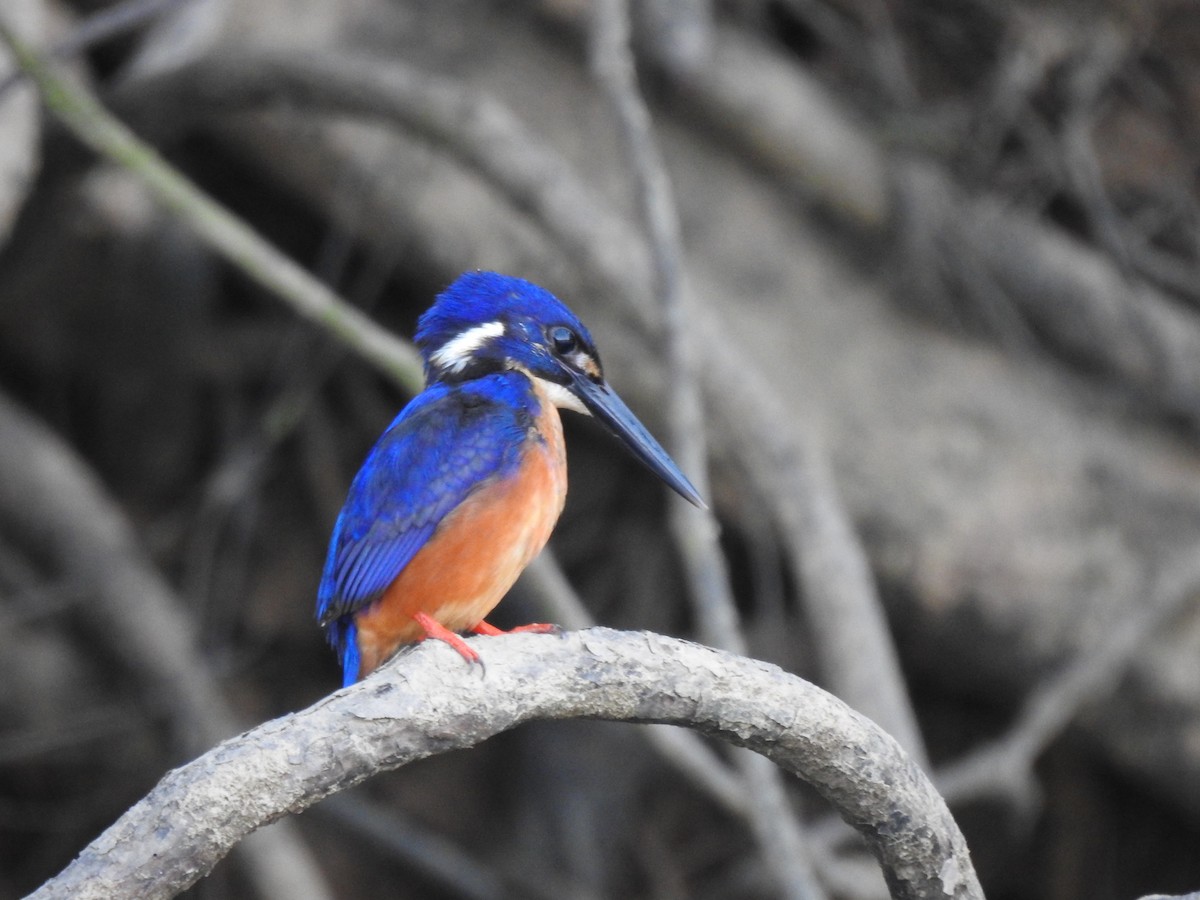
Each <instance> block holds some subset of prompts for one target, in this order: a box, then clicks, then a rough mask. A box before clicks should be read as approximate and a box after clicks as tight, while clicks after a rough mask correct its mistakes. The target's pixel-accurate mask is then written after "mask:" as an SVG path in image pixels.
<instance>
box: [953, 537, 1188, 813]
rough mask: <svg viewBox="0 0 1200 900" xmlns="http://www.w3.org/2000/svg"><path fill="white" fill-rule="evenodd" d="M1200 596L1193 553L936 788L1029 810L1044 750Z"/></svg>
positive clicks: (1168, 569)
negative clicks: (993, 798)
mask: <svg viewBox="0 0 1200 900" xmlns="http://www.w3.org/2000/svg"><path fill="white" fill-rule="evenodd" d="M1198 595H1200V562H1198V561H1197V560H1196V559H1195V557H1194V555H1188V556H1187V557H1185V558H1183V559H1182V560H1180V561H1178V562H1176V563H1175V564H1174V565H1167V566H1165V567H1164V568H1163V569H1162V571H1161V572H1160V573H1159V575H1158V576H1157V577H1156V578H1155V579H1154V585H1153V588H1152V589H1151V595H1150V597H1149V598H1147V601H1146V602H1145V604H1144V605H1138V604H1135V605H1133V608H1132V611H1131V612H1130V613H1129V614H1128V615H1126V616H1125V618H1124V620H1123V621H1121V622H1119V623H1117V624H1116V625H1115V626H1114V627H1113V628H1111V629H1109V630H1106V631H1105V632H1104V639H1103V640H1102V641H1101V642H1100V643H1099V644H1098V645H1097V646H1095V647H1093V648H1089V649H1086V650H1083V651H1081V653H1080V654H1079V658H1078V659H1077V660H1073V661H1072V662H1071V663H1070V664H1069V665H1068V666H1067V667H1066V668H1065V669H1063V671H1062V672H1060V673H1059V674H1058V675H1056V676H1055V677H1054V678H1052V679H1050V680H1049V681H1047V682H1046V683H1045V684H1044V685H1042V686H1041V687H1040V688H1038V690H1036V691H1035V692H1034V693H1033V694H1032V695H1031V696H1030V697H1029V698H1028V700H1026V702H1025V704H1024V706H1023V708H1022V711H1021V714H1020V715H1019V716H1018V717H1017V721H1016V723H1015V724H1014V725H1013V726H1012V727H1011V728H1010V729H1009V730H1008V731H1007V732H1006V733H1005V734H1004V736H1003V737H1001V738H1000V739H998V740H996V741H994V742H993V743H990V744H987V745H985V746H982V747H979V748H976V749H975V750H973V751H971V752H970V753H969V754H968V755H967V756H965V757H964V758H962V759H959V760H956V761H955V762H953V763H950V764H948V765H946V766H943V767H940V768H939V769H938V771H937V784H938V786H939V787H940V788H941V790H942V793H943V794H944V796H945V797H946V798H947V799H948V800H950V801H952V802H963V801H966V800H971V799H975V798H978V797H981V796H988V795H992V796H997V795H998V796H1004V797H1007V798H1008V799H1010V800H1011V801H1012V802H1013V804H1014V806H1016V807H1017V808H1018V809H1019V810H1023V811H1025V812H1029V811H1030V804H1031V802H1032V800H1031V798H1033V797H1034V796H1035V795H1036V788H1035V786H1034V785H1035V776H1034V772H1033V765H1034V763H1035V762H1036V761H1037V758H1038V757H1039V756H1040V755H1041V754H1042V752H1043V751H1044V750H1045V749H1046V747H1047V746H1049V744H1050V743H1051V741H1053V740H1054V739H1055V738H1057V737H1058V736H1059V735H1061V734H1062V732H1063V731H1064V730H1065V729H1066V728H1067V726H1068V725H1070V724H1071V722H1072V721H1074V720H1075V719H1076V718H1077V717H1078V715H1079V713H1080V711H1081V710H1082V709H1083V708H1084V707H1085V706H1087V705H1088V704H1090V703H1095V702H1096V701H1098V700H1100V699H1102V698H1103V697H1104V696H1106V695H1107V694H1109V693H1110V692H1111V691H1112V690H1113V689H1114V688H1115V687H1116V686H1117V684H1118V682H1119V680H1120V678H1121V676H1122V675H1123V674H1124V673H1125V672H1126V671H1127V670H1128V669H1129V667H1130V666H1131V665H1132V664H1133V663H1134V662H1135V661H1136V660H1137V659H1138V658H1139V656H1140V655H1141V653H1142V651H1143V650H1144V649H1145V647H1146V644H1147V643H1148V642H1149V641H1150V640H1151V639H1152V638H1153V637H1154V635H1155V633H1156V632H1158V631H1159V629H1161V628H1162V627H1163V626H1164V625H1165V624H1166V623H1167V622H1168V621H1169V620H1170V619H1171V618H1173V617H1174V616H1175V615H1176V614H1178V613H1179V611H1180V610H1181V609H1183V608H1184V607H1185V606H1187V605H1188V604H1192V603H1195V602H1196V599H1197V596H1198Z"/></svg>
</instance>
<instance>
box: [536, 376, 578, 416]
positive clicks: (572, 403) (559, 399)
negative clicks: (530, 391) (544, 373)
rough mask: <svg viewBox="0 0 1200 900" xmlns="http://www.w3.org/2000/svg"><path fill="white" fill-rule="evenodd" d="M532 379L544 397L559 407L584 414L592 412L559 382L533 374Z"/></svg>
mask: <svg viewBox="0 0 1200 900" xmlns="http://www.w3.org/2000/svg"><path fill="white" fill-rule="evenodd" d="M533 380H534V381H535V382H537V386H538V387H539V388H540V389H541V391H542V393H543V394H545V396H546V399H547V400H549V401H550V402H551V403H553V404H554V405H555V406H557V407H558V408H559V409H569V410H572V411H574V412H577V413H583V414H584V415H585V416H590V415H591V414H592V411H591V410H590V409H588V408H587V407H586V406H584V405H583V402H582V401H581V400H580V399H579V398H578V397H576V396H575V395H574V394H572V393H571V392H570V391H569V390H567V389H566V388H565V387H563V386H562V385H561V384H555V383H554V382H553V381H547V380H546V379H545V378H538V377H536V376H534V379H533Z"/></svg>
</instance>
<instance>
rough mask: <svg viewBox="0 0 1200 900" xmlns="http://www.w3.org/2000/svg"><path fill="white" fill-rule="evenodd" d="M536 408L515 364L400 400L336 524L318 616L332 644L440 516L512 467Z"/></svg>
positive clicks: (421, 543) (432, 529)
mask: <svg viewBox="0 0 1200 900" xmlns="http://www.w3.org/2000/svg"><path fill="white" fill-rule="evenodd" d="M536 414H537V407H536V399H535V398H534V396H533V393H532V391H531V389H530V385H529V381H528V379H526V378H525V377H524V376H523V375H519V374H517V373H504V374H497V375H490V376H487V377H485V378H481V379H476V380H474V381H472V382H470V383H468V384H462V385H446V384H437V385H434V386H433V387H431V388H429V389H428V390H426V391H424V392H423V393H421V394H420V395H418V396H417V397H416V398H415V399H414V400H413V401H412V402H411V403H409V404H408V406H406V407H405V408H404V410H403V411H402V412H401V413H400V415H399V416H397V417H396V419H395V421H393V422H392V424H391V425H390V426H389V427H388V429H387V431H385V432H384V433H383V436H382V437H380V439H379V441H378V442H377V443H376V444H375V446H374V447H373V448H372V449H371V452H370V453H369V454H368V455H367V459H366V461H365V462H364V463H363V465H362V468H361V469H360V470H359V472H358V475H356V476H355V478H354V482H353V483H352V484H351V486H350V493H349V496H348V497H347V498H346V503H345V506H343V507H342V512H341V514H340V515H339V516H338V520H337V524H336V525H335V526H334V530H333V538H332V539H331V541H330V544H329V555H328V556H327V557H326V560H325V570H324V573H323V574H322V576H321V586H320V589H319V590H318V592H317V618H318V620H319V621H320V622H321V624H322V625H324V626H326V628H327V629H328V632H329V637H330V640H331V641H332V642H333V643H334V644H335V646H338V645H342V644H343V643H344V641H345V637H346V634H347V628H348V627H349V625H350V621H349V618H348V617H350V616H352V615H353V614H354V613H355V612H357V611H358V610H360V609H362V608H363V607H364V606H367V605H369V604H370V603H372V602H373V601H374V600H377V599H378V598H379V596H380V595H381V594H382V593H383V592H384V590H386V589H387V587H388V585H390V584H391V583H392V581H394V580H395V578H396V576H397V575H399V574H400V572H401V571H402V570H403V569H404V567H405V566H406V565H408V563H409V562H410V561H411V560H412V558H413V557H414V556H416V554H417V552H418V551H419V550H420V549H421V548H422V547H423V546H424V545H425V543H426V542H427V541H428V540H429V539H430V537H431V536H432V535H433V533H434V532H435V531H436V530H437V527H438V524H439V523H440V522H441V521H442V519H443V518H444V517H445V516H446V515H447V514H448V513H449V512H450V511H451V510H453V509H454V508H455V507H457V506H458V505H459V504H460V503H462V502H463V501H464V500H465V499H466V498H467V497H468V496H470V494H471V493H472V492H473V491H475V490H477V489H478V488H479V487H481V486H482V485H485V484H488V483H490V482H492V481H494V480H495V479H496V478H503V477H505V476H506V475H509V474H511V473H512V472H514V471H515V470H516V468H517V466H518V465H519V464H520V456H521V448H522V445H523V444H524V442H525V440H526V436H527V435H528V433H529V429H530V427H531V426H532V425H533V422H534V417H535V416H536Z"/></svg>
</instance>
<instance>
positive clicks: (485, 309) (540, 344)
mask: <svg viewBox="0 0 1200 900" xmlns="http://www.w3.org/2000/svg"><path fill="white" fill-rule="evenodd" d="M416 343H417V347H418V349H419V350H420V352H421V357H422V359H423V360H424V364H425V382H426V386H425V390H424V391H422V392H421V393H420V394H418V395H417V396H416V397H415V398H414V399H413V400H412V402H410V403H409V404H408V405H407V406H406V407H405V408H404V409H403V410H402V411H401V413H400V414H399V415H398V416H397V417H396V418H395V420H394V421H393V422H392V424H391V425H389V426H388V428H387V430H386V431H385V432H384V433H383V435H382V437H380V438H379V440H378V442H377V443H376V444H375V446H374V447H373V448H372V449H371V451H370V453H369V454H368V455H367V459H366V461H365V462H364V463H363V465H362V468H361V469H359V472H358V474H357V475H356V476H355V478H354V481H353V483H352V484H351V486H350V493H349V496H348V497H347V498H346V503H345V505H344V506H343V507H342V511H341V514H340V515H339V516H338V519H337V524H336V525H335V526H334V529H333V537H332V539H331V540H330V543H329V555H328V557H327V558H326V561H325V570H324V573H323V574H322V576H321V585H320V588H319V590H318V596H317V619H318V620H319V621H320V623H321V625H322V627H323V628H324V629H325V631H326V634H327V636H328V638H329V641H330V643H331V644H332V645H333V647H334V649H335V650H336V651H337V652H338V655H339V656H340V658H341V663H342V671H343V675H344V683H345V684H346V685H350V684H353V683H354V682H356V681H358V680H359V679H360V678H364V677H366V676H367V675H369V674H370V673H371V672H372V671H374V670H375V669H376V668H377V667H378V666H379V665H380V664H381V663H382V662H384V660H386V659H387V658H388V657H390V656H391V655H392V654H393V653H394V652H395V651H396V650H397V649H398V648H399V647H401V646H402V645H404V644H411V643H415V642H417V641H422V640H425V639H426V638H434V639H436V640H440V641H445V642H446V643H448V644H450V645H451V646H452V647H454V649H456V650H457V651H458V652H459V653H460V654H462V656H463V657H465V658H466V659H467V660H469V661H471V662H478V661H479V654H478V653H477V652H476V651H475V650H473V649H471V647H470V646H468V645H467V643H466V642H465V641H464V640H463V639H462V638H461V637H460V636H459V635H458V634H457V632H462V631H472V632H475V633H476V634H500V633H502V632H500V630H499V629H497V628H495V627H494V626H492V625H489V624H488V623H487V622H485V621H484V617H486V616H487V615H488V613H490V612H491V611H492V609H493V608H495V606H496V604H497V603H499V602H500V600H501V598H502V597H503V596H504V595H505V594H506V593H507V592H508V589H509V588H510V587H512V585H513V583H514V582H515V581H516V580H517V576H518V575H520V574H521V571H522V570H523V569H524V568H525V566H527V565H528V564H529V562H530V561H531V560H532V559H533V558H534V557H535V556H536V555H537V554H538V552H539V551H540V550H541V549H542V547H543V546H545V544H546V541H547V540H548V539H549V537H550V532H551V531H552V530H553V529H554V524H555V523H556V522H557V521H558V517H559V514H560V513H561V512H562V508H563V502H564V500H565V499H566V495H567V457H566V448H565V445H564V442H563V432H562V422H561V420H560V419H559V416H558V409H560V408H561V409H571V410H575V411H576V412H580V413H584V414H585V415H592V416H595V417H596V418H597V419H599V420H600V421H601V422H602V423H603V424H604V425H606V426H607V427H608V428H609V429H610V430H611V431H612V432H613V433H614V434H616V435H617V437H618V438H620V439H621V440H622V441H624V443H625V445H626V446H627V447H628V448H629V449H630V450H631V451H632V452H633V454H634V455H635V456H636V457H637V458H638V459H640V460H641V461H642V462H643V463H645V464H646V465H647V466H648V467H649V468H650V470H651V471H653V472H654V473H655V474H656V475H658V476H659V477H660V478H661V479H662V480H663V481H665V482H666V483H667V484H668V485H669V486H670V487H671V488H673V489H674V490H675V491H676V492H678V493H679V494H680V495H681V496H683V497H684V498H685V499H687V500H688V501H690V502H691V503H693V504H695V505H696V506H698V507H701V508H703V507H704V502H703V501H702V500H701V499H700V495H699V494H698V493H697V492H696V489H695V488H694V487H693V486H692V484H691V482H689V481H688V480H687V478H686V477H684V475H683V473H682V472H680V471H679V467H678V466H677V465H676V464H675V463H674V461H672V459H671V457H670V456H669V455H668V454H667V452H666V451H665V450H664V449H663V448H662V447H661V446H660V445H659V444H658V442H657V441H656V440H654V438H653V437H651V436H650V433H649V432H648V431H646V429H645V428H644V427H643V426H642V424H641V423H640V422H639V421H638V420H637V418H636V417H635V416H634V414H633V413H632V412H631V411H630V409H629V408H628V407H627V406H626V405H625V404H624V403H623V402H622V401H621V398H620V397H618V396H617V395H616V393H614V391H613V390H612V388H610V387H609V386H608V383H607V382H606V381H605V380H604V374H603V372H602V370H601V368H600V357H599V355H598V354H597V352H596V346H595V344H594V343H592V337H591V335H590V334H588V330H587V329H586V328H585V327H584V326H583V323H582V322H580V321H579V319H577V318H576V317H575V315H574V314H573V313H572V312H571V311H570V310H569V309H567V307H566V306H565V305H563V303H562V302H561V301H560V300H559V299H558V298H557V297H555V296H554V295H553V294H551V293H550V292H549V291H547V290H545V289H544V288H541V287H538V286H537V285H536V284H532V283H530V282H528V281H523V280H521V279H519V278H512V277H509V276H507V275H500V274H497V273H495V272H468V273H466V274H464V275H461V276H459V278H458V279H457V280H456V281H455V282H454V283H453V284H452V285H450V287H449V288H447V289H446V290H445V291H444V292H443V293H442V294H440V295H439V296H438V297H437V299H436V300H435V301H434V304H433V306H431V307H430V308H429V310H428V311H426V312H425V313H424V315H422V316H421V318H420V320H419V322H418V326H417V334H416ZM513 630H514V631H539V632H544V631H552V630H554V626H551V625H541V624H534V625H524V626H521V627H519V628H515V629H513Z"/></svg>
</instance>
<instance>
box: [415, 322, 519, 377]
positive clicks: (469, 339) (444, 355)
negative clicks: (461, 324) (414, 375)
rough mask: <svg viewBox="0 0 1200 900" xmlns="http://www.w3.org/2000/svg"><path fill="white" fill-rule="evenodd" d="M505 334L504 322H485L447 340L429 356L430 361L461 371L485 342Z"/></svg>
mask: <svg viewBox="0 0 1200 900" xmlns="http://www.w3.org/2000/svg"><path fill="white" fill-rule="evenodd" d="M502 334H504V323H503V322H485V323H484V324H483V325H476V326H475V327H474V328H468V329H467V330H466V331H464V332H463V333H462V334H460V335H458V336H457V337H455V338H452V339H451V340H449V341H447V342H446V343H445V344H444V345H443V346H441V347H439V348H438V349H437V351H436V352H435V353H433V354H432V355H431V356H430V357H429V361H430V362H431V363H433V364H434V366H436V367H437V368H439V369H449V370H450V371H451V372H461V371H462V370H463V369H464V368H466V365H467V363H469V362H470V361H471V355H472V354H473V353H474V352H475V351H476V350H478V349H479V348H480V347H482V346H483V345H484V344H485V343H487V342H488V341H489V340H491V339H492V338H495V337H500V335H502Z"/></svg>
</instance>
